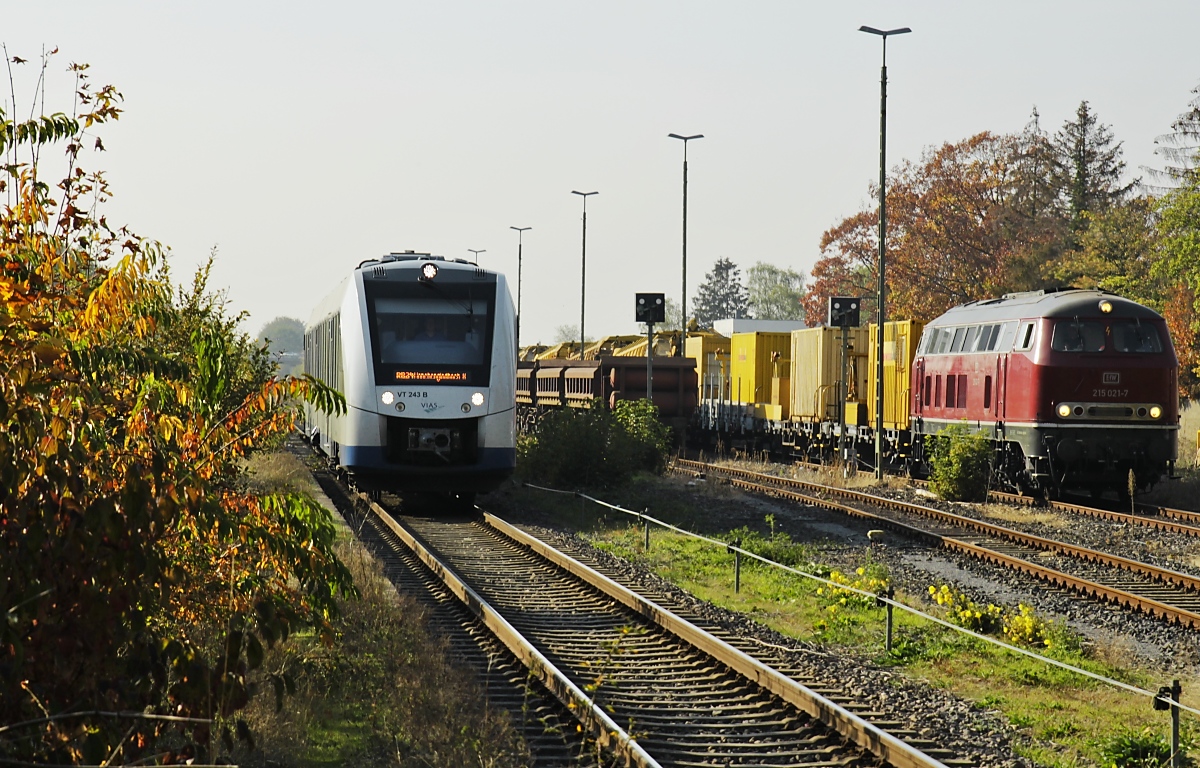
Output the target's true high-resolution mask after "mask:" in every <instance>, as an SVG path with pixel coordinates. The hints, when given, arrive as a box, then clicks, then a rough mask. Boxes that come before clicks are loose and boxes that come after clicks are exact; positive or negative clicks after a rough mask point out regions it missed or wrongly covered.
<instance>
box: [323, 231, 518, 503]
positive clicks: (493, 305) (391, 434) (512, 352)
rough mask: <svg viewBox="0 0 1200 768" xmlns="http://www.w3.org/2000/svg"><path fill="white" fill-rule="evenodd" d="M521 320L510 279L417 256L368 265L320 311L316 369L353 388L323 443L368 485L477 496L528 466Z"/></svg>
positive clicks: (326, 420)
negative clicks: (522, 447)
mask: <svg viewBox="0 0 1200 768" xmlns="http://www.w3.org/2000/svg"><path fill="white" fill-rule="evenodd" d="M515 325H516V315H515V311H514V308H513V302H512V297H511V295H510V293H509V289H508V284H507V281H506V280H505V278H504V276H503V275H501V274H498V273H495V272H490V271H488V270H484V269H480V268H479V267H477V266H475V265H474V264H470V263H468V262H466V261H463V260H460V259H455V260H447V259H444V258H443V257H441V256H431V255H429V254H418V253H412V252H406V253H401V254H388V255H387V256H384V257H382V258H380V259H372V260H369V261H364V262H363V263H362V264H360V265H359V266H358V267H357V268H356V269H355V270H354V272H353V273H352V274H351V275H350V276H349V277H347V278H346V279H345V280H344V281H343V282H342V283H341V284H340V285H339V286H338V287H337V288H336V289H334V291H333V292H332V293H330V294H329V296H328V297H326V298H325V300H324V301H322V302H321V304H320V305H318V307H317V308H316V309H315V310H314V312H313V314H312V317H311V319H310V320H309V323H308V325H307V326H306V328H305V334H304V359H305V370H306V371H308V372H309V373H312V374H313V375H314V376H317V377H318V378H320V379H322V380H324V381H325V382H326V383H327V384H329V385H330V386H332V387H334V388H335V389H337V390H339V391H341V392H342V393H343V394H344V395H345V397H346V406H347V412H346V413H345V414H343V415H327V414H322V413H320V412H318V411H316V410H315V409H313V408H311V407H309V408H307V409H306V413H305V427H306V429H307V430H308V433H309V437H310V438H311V439H312V441H313V443H314V444H316V445H318V446H319V447H320V448H321V450H322V451H323V452H324V453H325V454H326V455H327V456H329V457H330V458H331V459H332V460H333V461H334V462H336V463H337V465H338V466H340V467H341V468H343V469H344V470H345V471H346V472H347V473H348V474H349V475H350V477H351V478H352V479H353V481H354V482H355V483H356V484H357V485H359V486H360V487H363V488H364V489H368V490H389V491H396V492H409V491H411V492H422V493H438V494H449V495H454V496H458V497H460V498H471V497H473V496H474V494H475V493H477V492H486V491H489V490H492V489H494V488H496V487H497V486H499V485H500V483H502V482H503V481H504V479H505V478H507V477H509V476H510V475H511V474H512V472H513V469H514V467H515V465H516V421H515V419H516V409H515V400H514V397H515V381H516V336H515Z"/></svg>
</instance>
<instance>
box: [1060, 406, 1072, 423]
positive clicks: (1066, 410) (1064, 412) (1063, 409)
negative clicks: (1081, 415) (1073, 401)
mask: <svg viewBox="0 0 1200 768" xmlns="http://www.w3.org/2000/svg"><path fill="white" fill-rule="evenodd" d="M1058 415H1059V417H1060V418H1063V419H1065V418H1067V417H1068V416H1070V415H1071V406H1069V405H1067V404H1066V403H1063V404H1062V405H1060V406H1058Z"/></svg>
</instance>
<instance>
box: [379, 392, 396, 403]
mask: <svg viewBox="0 0 1200 768" xmlns="http://www.w3.org/2000/svg"><path fill="white" fill-rule="evenodd" d="M381 399H382V400H383V404H384V405H391V404H392V403H394V402H396V396H395V395H394V394H392V393H391V392H384V393H383V397H382V398H381Z"/></svg>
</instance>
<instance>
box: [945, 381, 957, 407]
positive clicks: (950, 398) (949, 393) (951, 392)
mask: <svg viewBox="0 0 1200 768" xmlns="http://www.w3.org/2000/svg"><path fill="white" fill-rule="evenodd" d="M957 378H958V377H957V376H955V375H954V374H950V375H949V376H947V377H946V407H947V408H957V407H958V402H957V401H956V400H955V399H954V396H955V395H956V394H957V393H958V389H957V388H956V387H955V386H954V381H955V379H957Z"/></svg>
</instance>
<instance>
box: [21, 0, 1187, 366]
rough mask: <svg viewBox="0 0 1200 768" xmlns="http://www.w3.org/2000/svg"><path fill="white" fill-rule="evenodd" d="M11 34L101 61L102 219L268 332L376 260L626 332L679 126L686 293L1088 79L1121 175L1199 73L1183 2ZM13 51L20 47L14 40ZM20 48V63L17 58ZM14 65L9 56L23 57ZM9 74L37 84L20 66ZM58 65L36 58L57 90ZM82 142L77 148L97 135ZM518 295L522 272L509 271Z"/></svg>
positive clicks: (1057, 100)
mask: <svg viewBox="0 0 1200 768" xmlns="http://www.w3.org/2000/svg"><path fill="white" fill-rule="evenodd" d="M4 19H5V23H4V28H3V31H2V32H0V40H2V41H3V42H4V43H5V44H6V45H7V46H8V51H9V54H10V55H14V54H15V55H19V56H21V57H23V58H27V59H30V60H36V58H37V56H38V53H39V51H40V50H41V48H42V46H43V44H44V45H45V46H46V47H48V48H51V47H54V46H59V47H60V49H61V51H62V53H61V54H60V55H59V56H58V57H56V63H55V64H54V67H55V69H56V70H61V69H62V68H63V67H65V65H66V63H67V62H68V61H86V62H89V63H90V64H91V65H92V70H91V72H92V75H93V79H94V81H95V82H97V83H108V82H111V83H113V84H115V85H117V86H118V88H119V89H120V90H121V91H122V92H123V93H124V95H125V104H124V107H125V109H126V115H125V117H124V118H123V119H122V120H121V121H120V122H119V123H117V124H116V125H115V126H113V127H109V128H105V129H104V130H103V133H102V136H103V138H104V142H105V145H106V147H107V148H108V152H107V153H106V154H105V155H104V156H103V158H102V165H103V167H104V168H106V169H107V171H108V175H109V179H110V181H111V183H112V186H113V190H114V193H115V195H116V199H115V200H114V201H113V203H112V204H111V206H110V208H109V219H110V221H113V222H122V223H127V224H129V225H131V226H132V227H133V228H134V229H135V230H136V231H138V232H139V233H141V234H143V235H146V236H150V237H153V238H156V239H158V240H161V241H163V242H164V243H165V244H167V245H168V246H170V247H171V249H172V252H173V256H172V263H173V265H174V266H173V269H174V270H175V274H176V278H177V279H185V278H189V277H190V274H191V272H192V271H193V270H194V269H195V266H196V265H197V264H199V263H201V262H202V261H203V259H204V258H205V257H206V255H207V253H208V250H209V248H210V247H211V246H212V245H214V244H216V245H217V246H218V247H219V251H220V253H219V256H218V261H217V264H216V268H215V270H214V282H215V284H216V287H223V288H227V290H228V296H229V299H230V302H231V307H232V308H233V309H235V310H243V309H244V310H248V311H249V312H250V313H251V315H252V317H251V319H250V321H249V322H248V323H247V325H246V328H247V330H248V331H249V332H252V333H255V332H257V331H258V329H259V328H260V327H261V326H262V324H263V323H265V322H267V321H268V320H270V319H272V318H273V317H275V316H278V315H289V316H293V317H299V318H301V319H305V318H307V316H308V313H309V311H310V310H311V308H312V307H313V306H314V305H315V304H316V303H317V301H318V300H319V299H320V298H321V297H322V296H323V295H324V293H325V292H326V291H327V290H328V289H329V288H330V287H331V286H332V285H333V284H335V283H336V282H337V281H338V280H340V279H341V277H342V276H343V275H345V274H346V272H347V271H348V270H350V269H352V268H353V267H354V265H356V264H357V263H358V262H360V261H362V260H363V259H367V258H371V257H375V256H378V255H380V254H382V253H385V252H387V251H390V250H406V249H413V250H417V251H431V252H433V253H437V254H441V255H444V256H447V257H461V258H470V256H471V254H470V253H469V252H468V250H467V249H469V248H474V249H485V250H486V253H483V254H481V255H480V263H481V264H482V265H484V266H487V267H489V268H494V269H499V270H501V271H504V272H507V273H509V275H510V279H511V280H512V282H513V283H514V286H515V282H516V261H517V258H516V254H517V233H516V232H513V231H512V230H510V229H509V227H510V226H522V227H525V226H528V227H532V228H533V229H532V230H530V231H529V232H526V233H525V251H524V252H525V259H524V279H523V293H524V296H523V304H524V317H523V320H522V342H523V343H530V342H534V341H537V340H542V341H549V340H550V339H551V338H552V336H553V334H554V328H555V327H556V326H558V325H563V324H577V323H578V322H579V282H580V281H579V277H580V274H579V273H580V211H581V205H580V202H581V201H580V198H579V197H578V196H576V195H572V194H571V190H573V189H577V190H580V191H592V190H597V191H599V193H600V194H599V195H597V196H595V197H591V198H589V199H588V245H587V259H588V276H587V283H588V293H587V330H588V335H589V336H597V335H603V334H611V333H631V332H635V330H636V324H635V323H634V319H633V318H634V313H633V301H634V299H633V296H634V293H635V292H639V291H662V292H665V293H667V295H668V296H669V297H671V298H672V299H674V300H675V301H678V298H679V290H680V268H681V253H680V250H681V249H680V230H681V222H680V213H681V211H680V207H681V171H682V167H681V166H682V143H681V142H679V141H676V140H673V139H669V138H667V134H668V133H680V134H685V135H687V134H696V133H702V134H704V135H705V138H704V139H701V140H699V141H695V142H691V143H690V145H689V150H688V160H689V199H688V206H689V210H688V218H689V236H688V302H689V304H690V303H691V301H692V298H693V297H694V296H695V294H696V290H697V287H698V285H699V284H700V282H702V280H703V277H704V273H705V272H707V271H708V270H710V269H711V268H712V265H713V263H714V262H715V261H716V260H717V259H718V258H720V257H728V258H730V259H733V260H734V261H735V262H736V263H737V264H738V265H740V266H741V267H742V269H743V271H745V269H747V268H748V267H750V266H751V265H753V264H754V263H755V262H757V261H767V262H770V263H773V264H776V265H778V266H781V267H789V268H792V269H796V270H800V271H804V272H806V273H807V272H808V271H809V270H810V269H811V267H812V265H813V263H814V262H815V261H816V260H817V258H818V257H819V252H818V242H819V239H820V236H821V233H822V232H823V231H824V230H826V229H827V228H829V227H831V226H833V225H834V224H836V223H837V222H838V221H840V220H841V219H842V218H843V217H845V216H848V215H850V214H852V213H855V212H856V211H858V210H859V209H860V208H862V207H863V206H864V205H866V204H870V201H868V200H867V194H868V184H869V183H870V182H871V180H872V179H875V178H877V177H878V163H879V154H878V152H879V149H878V141H879V138H878V130H879V64H880V42H879V38H877V37H874V36H870V35H866V34H863V33H861V32H858V31H857V29H858V27H859V26H861V25H864V24H866V25H869V26H874V27H877V28H882V29H888V28H893V27H902V26H908V27H911V28H912V30H913V33H912V34H910V35H904V36H901V37H896V38H891V39H889V42H888V78H889V84H888V95H889V99H888V162H889V166H891V165H894V164H895V163H898V162H900V161H901V160H903V159H906V158H909V159H915V158H917V157H919V155H920V153H921V151H922V150H923V149H924V148H926V147H930V146H933V145H937V144H941V143H942V142H945V141H957V140H960V139H963V138H966V137H967V136H970V135H972V134H973V133H975V132H978V131H981V130H992V131H996V132H1012V131H1017V130H1019V129H1020V128H1021V127H1022V126H1023V125H1024V124H1025V122H1026V121H1027V120H1028V118H1029V114H1030V111H1031V109H1032V108H1033V107H1034V106H1035V105H1036V107H1037V108H1038V110H1039V112H1040V113H1041V119H1042V125H1043V127H1044V128H1046V129H1047V130H1049V131H1051V132H1053V131H1055V130H1057V129H1058V127H1059V126H1061V125H1062V123H1063V121H1064V120H1066V119H1068V118H1069V117H1072V116H1073V115H1074V112H1075V109H1076V107H1077V106H1078V104H1079V102H1080V100H1082V99H1087V100H1088V101H1089V102H1090V103H1091V105H1092V107H1093V109H1094V110H1095V112H1096V113H1097V115H1098V116H1099V118H1100V120H1101V121H1102V122H1104V123H1106V124H1108V125H1110V126H1112V129H1113V131H1114V133H1115V135H1116V138H1117V139H1118V140H1120V141H1122V142H1124V151H1125V160H1126V162H1127V165H1128V169H1129V171H1130V173H1131V175H1134V174H1136V173H1138V167H1139V166H1141V165H1152V164H1155V162H1156V158H1155V156H1154V155H1153V149H1154V144H1153V141H1154V138H1155V136H1157V135H1159V134H1162V133H1165V132H1166V131H1167V130H1168V128H1169V125H1170V123H1171V121H1172V120H1173V119H1174V118H1175V117H1176V115H1178V114H1179V113H1180V112H1182V111H1183V110H1184V109H1185V107H1186V105H1187V103H1188V101H1189V100H1190V99H1191V98H1192V94H1190V93H1189V91H1190V89H1191V88H1193V87H1194V86H1196V85H1197V84H1198V83H1200V46H1197V45H1196V43H1195V39H1194V34H1195V30H1197V29H1200V3H1197V2H1195V1H1194V0H1191V1H1190V2H1146V3H1136V4H1135V3H1118V2H1046V1H1045V0H1043V1H1042V2H1008V3H983V2H964V1H959V2H894V1H893V2H838V3H819V4H818V3H808V2H796V1H793V2H782V1H775V2H743V3H718V2H709V1H703V0H700V1H694V2H648V1H647V0H639V1H638V2H631V1H618V2H603V3H602V2H587V3H585V2H577V1H573V0H572V1H567V0H530V1H528V2H505V3H499V2H490V3H489V2H478V1H471V2H465V1H464V2H440V3H430V2H422V3H414V2H392V3H370V2H343V3H338V4H330V3H312V2H255V1H253V0H245V1H243V2H240V3H233V2H226V1H224V0H212V1H211V2H205V3H188V4H185V3H163V2H119V1H118V2H113V1H106V2H104V3H96V2H75V1H71V2H41V3H23V4H19V5H14V6H13V7H10V8H7V9H6V11H5V14H4ZM29 66H30V65H26V67H27V68H28V67H29ZM29 71H30V70H28V69H27V70H26V74H27V73H28V72H29ZM20 75H21V72H20V71H19V70H18V76H20ZM18 87H19V88H26V90H25V93H27V92H28V91H27V87H26V86H22V85H19V86H18ZM69 90H70V89H69V84H68V83H67V82H66V81H65V80H63V79H62V78H59V79H58V80H52V81H51V93H50V94H49V96H48V104H49V105H52V106H54V105H57V106H64V105H66V103H67V102H66V99H67V98H68V96H69ZM93 164H94V163H93ZM514 294H515V287H514Z"/></svg>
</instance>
